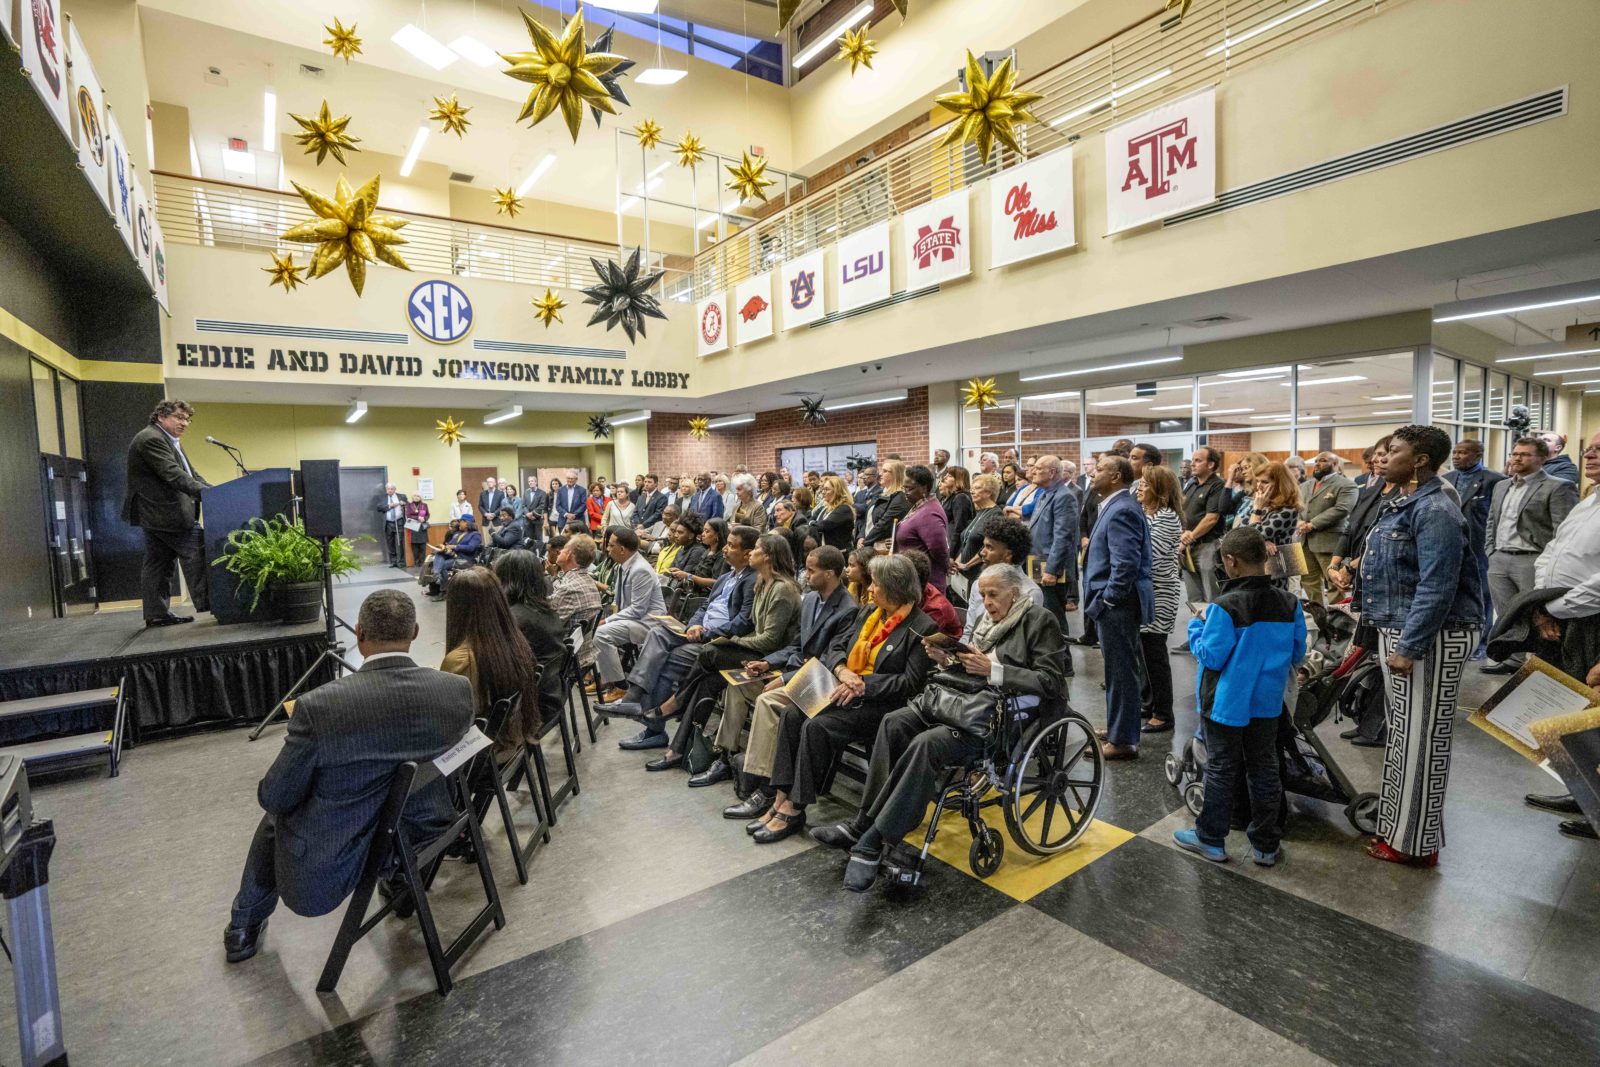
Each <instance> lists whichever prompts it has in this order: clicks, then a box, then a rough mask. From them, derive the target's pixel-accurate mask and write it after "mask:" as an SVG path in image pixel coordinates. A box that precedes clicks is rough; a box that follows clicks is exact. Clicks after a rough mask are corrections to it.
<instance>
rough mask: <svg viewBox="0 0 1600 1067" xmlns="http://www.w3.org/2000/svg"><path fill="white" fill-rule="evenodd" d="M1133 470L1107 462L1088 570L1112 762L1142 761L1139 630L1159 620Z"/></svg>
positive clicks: (1099, 474) (1117, 459)
mask: <svg viewBox="0 0 1600 1067" xmlns="http://www.w3.org/2000/svg"><path fill="white" fill-rule="evenodd" d="M1132 485H1133V464H1132V463H1129V462H1128V461H1127V460H1126V459H1123V458H1122V457H1121V456H1119V455H1116V454H1115V453H1109V452H1108V453H1106V454H1105V455H1102V456H1101V457H1100V463H1099V465H1098V466H1097V467H1096V468H1095V475H1094V489H1095V492H1096V493H1098V494H1099V495H1100V497H1101V504H1100V514H1099V517H1098V518H1096V519H1095V524H1094V532H1093V533H1091V534H1090V535H1089V554H1088V556H1087V557H1086V558H1085V560H1084V564H1083V588H1084V599H1083V613H1084V615H1085V616H1087V617H1088V618H1091V619H1093V620H1094V621H1095V624H1096V626H1097V627H1098V628H1099V632H1100V649H1101V653H1102V655H1103V657H1104V659H1105V671H1106V728H1105V730H1104V731H1102V732H1101V733H1100V736H1101V740H1103V741H1106V742H1107V744H1106V746H1105V757H1106V759H1109V760H1124V759H1137V758H1138V756H1139V671H1140V665H1141V662H1142V660H1141V655H1142V654H1141V652H1140V649H1139V627H1141V626H1143V625H1144V624H1146V623H1148V622H1150V621H1152V620H1153V619H1154V618H1155V587H1154V586H1153V585H1152V584H1151V581H1150V526H1149V524H1148V523H1146V522H1145V518H1144V509H1143V508H1142V507H1140V506H1139V503H1138V501H1136V500H1134V499H1133V494H1132V493H1130V492H1129V491H1128V489H1129V487H1130V486H1132Z"/></svg>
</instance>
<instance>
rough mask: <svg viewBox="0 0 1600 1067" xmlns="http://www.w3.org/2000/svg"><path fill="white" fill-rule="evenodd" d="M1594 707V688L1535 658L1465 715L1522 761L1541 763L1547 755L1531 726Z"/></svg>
mask: <svg viewBox="0 0 1600 1067" xmlns="http://www.w3.org/2000/svg"><path fill="white" fill-rule="evenodd" d="M1597 704H1600V694H1597V693H1596V692H1595V691H1594V690H1593V689H1590V688H1589V687H1588V686H1586V685H1584V684H1583V683H1582V682H1580V681H1578V680H1577V679H1576V678H1573V677H1572V676H1571V675H1568V674H1563V673H1562V672H1561V671H1559V670H1557V669H1556V668H1555V667H1553V666H1551V665H1550V664H1548V663H1546V662H1545V661H1544V660H1542V659H1540V658H1539V657H1538V656H1529V657H1528V658H1527V660H1526V662H1524V663H1523V664H1522V669H1521V670H1519V671H1517V673H1516V674H1513V675H1512V676H1511V678H1510V679H1509V680H1508V681H1507V682H1506V684H1505V685H1502V686H1501V687H1500V688H1499V689H1497V690H1495V692H1494V695H1493V696H1491V697H1489V699H1488V700H1485V701H1484V702H1483V706H1482V707H1480V708H1479V709H1478V710H1477V711H1474V712H1473V713H1472V714H1471V715H1469V716H1467V721H1468V722H1470V723H1472V725H1474V726H1476V727H1478V729H1480V730H1483V731H1484V732H1485V733H1487V734H1489V736H1491V737H1493V738H1494V739H1495V740H1497V741H1499V742H1500V743H1501V744H1503V745H1505V746H1506V747H1507V748H1509V749H1511V750H1512V751H1513V752H1516V753H1517V754H1518V755H1520V756H1522V757H1523V758H1524V759H1528V760H1531V761H1533V762H1534V763H1543V762H1544V761H1545V760H1546V759H1547V758H1549V756H1550V753H1549V752H1547V751H1545V750H1544V747H1543V745H1542V744H1541V742H1540V740H1539V738H1538V736H1537V735H1536V734H1535V732H1534V730H1533V725H1534V724H1535V723H1537V722H1538V721H1539V720H1541V719H1549V718H1552V717H1553V716H1566V715H1572V714H1574V713H1576V712H1581V711H1584V710H1585V709H1587V708H1591V707H1594V706H1595V705H1597Z"/></svg>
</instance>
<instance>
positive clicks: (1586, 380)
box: [1540, 371, 1600, 389]
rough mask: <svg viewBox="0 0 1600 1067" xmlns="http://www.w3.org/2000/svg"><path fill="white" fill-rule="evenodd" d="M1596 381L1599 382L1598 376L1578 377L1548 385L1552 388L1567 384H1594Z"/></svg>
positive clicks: (1562, 386)
mask: <svg viewBox="0 0 1600 1067" xmlns="http://www.w3.org/2000/svg"><path fill="white" fill-rule="evenodd" d="M1540 373H1543V374H1548V373H1550V372H1549V371H1542V372H1540ZM1597 383H1600V378H1579V379H1577V380H1576V381H1570V382H1551V383H1550V386H1551V388H1553V389H1561V388H1564V387H1566V386H1569V385H1595V384H1597Z"/></svg>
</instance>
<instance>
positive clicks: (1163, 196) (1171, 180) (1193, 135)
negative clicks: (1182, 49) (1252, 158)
mask: <svg viewBox="0 0 1600 1067" xmlns="http://www.w3.org/2000/svg"><path fill="white" fill-rule="evenodd" d="M1105 148H1106V232H1107V233H1116V232H1117V231H1119V230H1126V229H1129V228H1130V227H1133V226H1141V225H1143V224H1144V223H1147V222H1154V221H1155V220H1157V219H1164V218H1166V217H1167V216H1168V215H1176V214H1177V213H1178V212H1180V211H1188V210H1190V209H1191V208H1197V207H1201V206H1202V205H1205V204H1209V203H1211V202H1212V201H1213V200H1215V199H1216V198H1217V91H1216V90H1215V89H1203V90H1201V91H1200V92H1198V93H1191V94H1190V95H1188V96H1185V97H1183V98H1182V99H1180V100H1174V101H1172V102H1171V103H1170V104H1162V105H1161V106H1160V107H1157V108H1152V109H1151V110H1149V111H1146V112H1145V113H1144V114H1142V115H1139V116H1137V117H1135V118H1131V119H1129V120H1128V121H1127V122H1122V123H1118V124H1117V125H1115V126H1113V127H1111V128H1110V129H1109V130H1107V131H1106V143H1105Z"/></svg>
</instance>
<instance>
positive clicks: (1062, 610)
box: [1029, 456, 1079, 677]
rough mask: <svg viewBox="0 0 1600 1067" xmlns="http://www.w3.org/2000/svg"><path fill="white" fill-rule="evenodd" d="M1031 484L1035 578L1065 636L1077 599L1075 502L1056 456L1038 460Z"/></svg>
mask: <svg viewBox="0 0 1600 1067" xmlns="http://www.w3.org/2000/svg"><path fill="white" fill-rule="evenodd" d="M1033 482H1034V484H1035V485H1037V486H1038V487H1039V495H1038V498H1037V499H1036V500H1035V502H1034V505H1033V518H1032V520H1031V522H1030V523H1029V532H1030V533H1032V535H1033V558H1034V560H1035V562H1036V564H1037V569H1038V574H1037V575H1029V577H1030V578H1035V579H1036V580H1037V581H1038V583H1039V585H1040V586H1041V587H1042V588H1043V589H1044V606H1045V608H1046V610H1048V611H1049V612H1050V614H1052V615H1054V616H1055V617H1056V622H1058V623H1060V624H1061V633H1062V634H1063V636H1064V635H1065V634H1066V633H1067V611H1066V607H1067V601H1069V600H1073V599H1076V592H1077V586H1078V530H1079V519H1078V498H1077V496H1076V495H1075V494H1074V493H1073V492H1072V490H1071V489H1070V488H1069V487H1068V483H1067V481H1066V479H1065V478H1063V477H1062V475H1061V459H1060V457H1058V456H1040V457H1039V458H1038V459H1037V460H1036V461H1034V465H1033ZM1066 652H1067V662H1066V674H1067V676H1068V677H1071V676H1072V650H1071V648H1070V647H1068V648H1067V650H1066Z"/></svg>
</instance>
